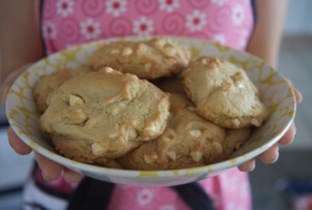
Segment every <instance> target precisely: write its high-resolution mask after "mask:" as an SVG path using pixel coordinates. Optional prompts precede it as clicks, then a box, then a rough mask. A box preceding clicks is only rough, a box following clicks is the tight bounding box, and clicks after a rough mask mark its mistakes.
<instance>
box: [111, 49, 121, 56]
mask: <svg viewBox="0 0 312 210" xmlns="http://www.w3.org/2000/svg"><path fill="white" fill-rule="evenodd" d="M119 53H120V50H118V49H113V50H112V51H111V54H112V55H116V54H119Z"/></svg>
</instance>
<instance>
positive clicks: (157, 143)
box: [118, 94, 225, 170]
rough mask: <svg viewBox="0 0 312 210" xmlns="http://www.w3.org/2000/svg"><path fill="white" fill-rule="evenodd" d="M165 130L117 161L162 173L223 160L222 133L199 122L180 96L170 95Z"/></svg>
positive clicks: (215, 127)
mask: <svg viewBox="0 0 312 210" xmlns="http://www.w3.org/2000/svg"><path fill="white" fill-rule="evenodd" d="M170 103H171V108H170V113H171V115H170V117H169V120H168V125H167V128H166V130H165V132H164V134H163V135H161V136H160V137H159V138H157V139H155V140H153V141H150V142H147V143H144V144H142V145H140V146H139V147H138V148H136V149H134V150H133V151H131V152H129V153H128V154H126V155H125V156H123V157H121V158H119V159H118V161H119V162H120V164H121V165H122V166H123V167H125V168H128V169H139V170H161V169H162V170H165V169H178V168H189V167H194V166H202V165H205V164H208V163H212V162H216V161H218V160H220V159H222V158H223V146H222V143H223V141H224V136H225V130H224V129H223V128H221V127H219V126H217V125H214V124H213V123H211V122H209V121H207V120H204V119H202V118H201V117H200V116H198V115H197V114H196V113H195V112H194V109H193V106H192V104H191V103H190V102H189V101H188V100H187V99H186V98H185V97H184V96H183V95H178V94H171V96H170Z"/></svg>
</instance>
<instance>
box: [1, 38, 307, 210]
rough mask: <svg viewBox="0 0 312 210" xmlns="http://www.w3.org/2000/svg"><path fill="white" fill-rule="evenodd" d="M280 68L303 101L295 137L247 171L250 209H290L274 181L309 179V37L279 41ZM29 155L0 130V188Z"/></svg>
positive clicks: (8, 206)
mask: <svg viewBox="0 0 312 210" xmlns="http://www.w3.org/2000/svg"><path fill="white" fill-rule="evenodd" d="M279 70H280V72H282V74H284V75H285V76H286V77H289V78H290V79H291V81H292V82H293V83H294V84H295V86H296V87H297V88H298V89H300V90H301V92H302V94H303V98H304V100H303V103H302V104H301V105H300V106H299V107H298V111H297V117H296V120H295V121H296V125H297V128H298V132H297V137H296V141H295V142H294V143H293V144H292V145H291V146H287V147H285V148H282V149H281V157H280V160H279V161H278V162H277V163H276V164H273V165H263V164H261V163H258V164H257V167H256V170H255V171H254V172H252V173H251V174H250V180H251V185H252V192H253V198H254V210H290V206H289V201H287V200H285V198H284V197H283V194H282V193H280V192H278V191H277V190H276V187H275V185H276V181H278V180H280V179H281V178H305V179H307V178H308V179H311V180H312V170H311V164H310V160H312V129H311V125H312V112H310V111H309V109H310V108H309V107H312V93H311V90H312V38H310V39H300V40H299V41H298V39H287V40H286V41H284V42H283V47H282V51H281V57H280V67H279ZM31 159H32V157H31V156H17V155H15V153H14V152H13V151H12V150H11V148H10V147H9V146H8V144H7V140H6V136H5V134H4V132H3V130H2V132H1V131H0V167H1V170H0V192H1V190H3V189H5V188H7V187H9V186H16V185H19V184H22V183H23V181H24V180H25V178H26V176H27V174H28V171H29V168H30V165H31V162H32V161H31ZM20 206H21V194H20V193H13V194H9V195H7V196H0V210H19V209H20Z"/></svg>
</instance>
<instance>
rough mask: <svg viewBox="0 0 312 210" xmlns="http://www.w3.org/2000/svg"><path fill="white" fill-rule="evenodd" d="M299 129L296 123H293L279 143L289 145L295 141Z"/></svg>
mask: <svg viewBox="0 0 312 210" xmlns="http://www.w3.org/2000/svg"><path fill="white" fill-rule="evenodd" d="M296 132H297V129H296V126H295V123H292V124H291V126H290V128H289V129H288V131H287V132H286V133H285V134H284V136H283V137H282V138H281V139H280V140H279V142H278V143H279V144H281V145H289V144H291V143H292V142H293V141H294V138H295V135H296Z"/></svg>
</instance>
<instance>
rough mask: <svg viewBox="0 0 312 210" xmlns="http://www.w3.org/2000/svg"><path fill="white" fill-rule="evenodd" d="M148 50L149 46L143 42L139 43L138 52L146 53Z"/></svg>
mask: <svg viewBox="0 0 312 210" xmlns="http://www.w3.org/2000/svg"><path fill="white" fill-rule="evenodd" d="M147 50H148V47H147V46H146V44H143V43H140V44H139V47H138V53H140V54H145V53H146V51H147Z"/></svg>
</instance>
